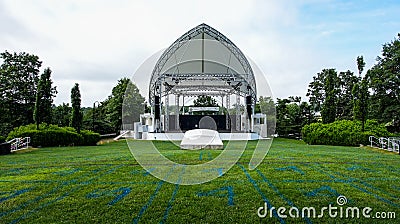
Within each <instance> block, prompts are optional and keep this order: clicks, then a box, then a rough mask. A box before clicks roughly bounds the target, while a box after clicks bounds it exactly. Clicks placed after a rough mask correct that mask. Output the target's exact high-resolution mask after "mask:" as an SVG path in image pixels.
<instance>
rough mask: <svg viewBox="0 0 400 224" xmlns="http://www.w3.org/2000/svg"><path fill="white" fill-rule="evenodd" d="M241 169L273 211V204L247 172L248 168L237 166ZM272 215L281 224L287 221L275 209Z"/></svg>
mask: <svg viewBox="0 0 400 224" xmlns="http://www.w3.org/2000/svg"><path fill="white" fill-rule="evenodd" d="M237 165H238V166H239V167H240V169H242V171H243V172H244V174H245V175H246V177H247V180H248V181H249V182H250V183H251V184H252V185H253V187H254V188H255V189H256V190H257V192H258V194H259V195H260V196H261V197H262V199H263V200H264V202H265V203H267V208H268V209H271V208H272V207H273V206H272V204H271V202H270V201H269V200H268V198H267V197H266V196H265V194H264V192H262V190H261V189H260V187H259V186H258V184H257V182H256V181H255V180H254V179H253V178H252V177H251V175H250V174H249V172H247V170H246V168H244V166H243V165H242V164H239V163H238V164H237ZM272 214H273V215H274V217H275V218H277V219H278V220H279V222H280V223H285V220H283V219H282V218H281V217H279V216H278V214H277V212H276V209H273V211H272Z"/></svg>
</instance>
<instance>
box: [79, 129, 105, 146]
mask: <svg viewBox="0 0 400 224" xmlns="http://www.w3.org/2000/svg"><path fill="white" fill-rule="evenodd" d="M81 136H82V139H83V140H82V142H81V144H80V145H88V146H89V145H96V143H97V142H98V141H100V134H99V133H95V132H93V131H88V130H82V131H81Z"/></svg>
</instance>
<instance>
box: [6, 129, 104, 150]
mask: <svg viewBox="0 0 400 224" xmlns="http://www.w3.org/2000/svg"><path fill="white" fill-rule="evenodd" d="M20 137H31V145H32V146H34V147H51V146H72V145H82V146H83V145H85V146H88V145H96V143H97V142H98V141H99V140H100V134H98V133H94V132H92V131H87V130H82V131H81V132H80V133H79V134H78V133H77V132H76V130H75V129H74V128H71V127H58V126H57V125H47V124H41V125H40V126H39V129H36V125H34V124H31V125H26V126H21V127H18V128H15V129H14V130H13V131H11V132H10V133H9V134H8V137H7V139H8V140H10V139H13V138H20Z"/></svg>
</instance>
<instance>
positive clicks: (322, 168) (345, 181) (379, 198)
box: [311, 166, 400, 208]
mask: <svg viewBox="0 0 400 224" xmlns="http://www.w3.org/2000/svg"><path fill="white" fill-rule="evenodd" d="M311 167H312V166H311ZM320 168H321V169H315V170H317V171H318V172H320V173H322V174H326V175H328V176H331V177H332V178H334V179H339V178H337V177H336V176H334V175H332V174H330V173H328V171H323V170H324V169H325V170H329V169H328V168H326V167H322V166H320ZM329 172H332V171H330V170H329ZM343 183H345V184H348V185H350V186H352V187H354V188H355V189H358V190H360V191H362V192H364V193H367V194H369V195H372V196H374V197H375V198H376V199H378V200H380V201H383V202H385V203H387V204H389V205H392V206H394V207H396V208H400V205H398V204H396V203H394V202H392V201H390V200H389V199H386V198H384V197H381V196H379V195H377V194H375V193H372V192H371V191H368V190H367V189H365V188H362V187H360V186H358V185H356V184H353V183H352V182H351V181H348V180H344V181H343Z"/></svg>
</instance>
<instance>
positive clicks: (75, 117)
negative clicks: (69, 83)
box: [70, 83, 83, 133]
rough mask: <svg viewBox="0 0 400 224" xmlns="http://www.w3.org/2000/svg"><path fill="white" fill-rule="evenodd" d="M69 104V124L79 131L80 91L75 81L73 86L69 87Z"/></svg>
mask: <svg viewBox="0 0 400 224" xmlns="http://www.w3.org/2000/svg"><path fill="white" fill-rule="evenodd" d="M71 105H72V116H71V123H70V126H71V127H73V128H75V129H76V130H77V132H78V133H80V131H81V127H82V118H83V114H82V111H81V92H80V90H79V84H78V83H75V86H74V87H73V88H72V89H71Z"/></svg>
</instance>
